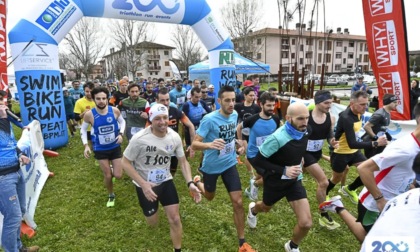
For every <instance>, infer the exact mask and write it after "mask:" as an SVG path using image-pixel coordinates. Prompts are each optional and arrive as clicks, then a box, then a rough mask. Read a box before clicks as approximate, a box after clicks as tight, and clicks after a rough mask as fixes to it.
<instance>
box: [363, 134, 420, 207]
mask: <svg viewBox="0 0 420 252" xmlns="http://www.w3.org/2000/svg"><path fill="white" fill-rule="evenodd" d="M419 152H420V143H419V142H418V141H417V139H416V138H415V137H414V136H413V135H412V134H408V135H406V136H404V137H402V138H399V139H398V140H396V141H395V142H392V143H391V144H390V145H389V146H387V147H386V148H385V150H384V151H383V152H382V153H379V154H377V155H376V156H374V157H372V160H373V161H374V162H375V163H376V164H377V165H378V167H379V171H377V172H375V173H374V175H375V180H376V184H377V186H378V188H379V190H380V191H381V192H382V194H383V196H384V198H385V199H386V200H389V199H392V198H394V197H395V196H397V195H399V194H401V193H404V192H406V191H408V190H409V186H410V184H411V183H412V182H413V180H414V179H415V173H414V172H413V169H412V167H413V160H414V158H415V157H416V155H417V153H419ZM359 199H360V202H361V203H362V204H363V206H365V207H366V208H367V209H369V210H370V211H375V212H378V208H377V206H376V201H375V200H374V199H373V197H372V195H371V194H370V193H369V192H368V190H367V189H366V187H364V188H363V190H362V191H361V192H360V194H359Z"/></svg>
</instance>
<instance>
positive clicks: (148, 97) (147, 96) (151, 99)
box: [143, 91, 157, 104]
mask: <svg viewBox="0 0 420 252" xmlns="http://www.w3.org/2000/svg"><path fill="white" fill-rule="evenodd" d="M143 98H144V99H146V100H147V101H148V102H149V104H152V103H154V102H155V101H156V98H157V95H156V93H155V92H153V91H152V93H151V94H148V93H147V92H144V93H143Z"/></svg>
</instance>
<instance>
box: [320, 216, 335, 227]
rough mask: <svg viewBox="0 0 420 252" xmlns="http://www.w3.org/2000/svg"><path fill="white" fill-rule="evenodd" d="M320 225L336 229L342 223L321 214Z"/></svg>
mask: <svg viewBox="0 0 420 252" xmlns="http://www.w3.org/2000/svg"><path fill="white" fill-rule="evenodd" d="M318 221H319V225H320V226H321V227H325V228H326V229H328V230H334V229H336V228H339V227H340V224H338V223H337V222H335V221H334V220H333V219H331V218H330V219H328V218H327V217H325V216H321V217H320V218H319V220H318Z"/></svg>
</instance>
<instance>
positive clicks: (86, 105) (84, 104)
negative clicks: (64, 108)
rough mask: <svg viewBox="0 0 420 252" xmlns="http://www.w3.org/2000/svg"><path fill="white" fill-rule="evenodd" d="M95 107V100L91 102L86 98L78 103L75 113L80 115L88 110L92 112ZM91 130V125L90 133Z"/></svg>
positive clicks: (75, 106)
mask: <svg viewBox="0 0 420 252" xmlns="http://www.w3.org/2000/svg"><path fill="white" fill-rule="evenodd" d="M95 107H96V105H95V102H94V101H93V100H91V101H89V100H88V99H86V97H83V98H80V99H79V100H77V101H76V104H75V105H74V110H73V112H74V113H76V114H79V115H80V114H81V113H83V112H85V111H86V110H91V109H93V108H95ZM90 128H91V126H90V125H89V128H88V131H90Z"/></svg>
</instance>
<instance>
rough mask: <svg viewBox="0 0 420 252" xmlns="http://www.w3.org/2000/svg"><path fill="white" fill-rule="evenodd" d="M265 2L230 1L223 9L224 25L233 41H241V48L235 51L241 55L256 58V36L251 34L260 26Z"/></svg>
mask: <svg viewBox="0 0 420 252" xmlns="http://www.w3.org/2000/svg"><path fill="white" fill-rule="evenodd" d="M262 5H263V1H260V0H229V2H228V4H227V5H226V7H224V8H223V9H221V13H222V19H223V24H224V26H225V27H226V28H227V30H228V31H229V34H230V36H231V37H232V38H233V39H239V47H237V48H235V51H237V52H239V53H240V54H241V55H243V56H245V57H248V58H254V55H253V53H254V52H255V51H256V49H257V48H255V47H256V45H255V43H253V39H254V36H250V33H252V32H253V31H256V29H258V28H259V26H260V24H261V23H260V20H261V16H263V15H264V13H263V9H262Z"/></svg>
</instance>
